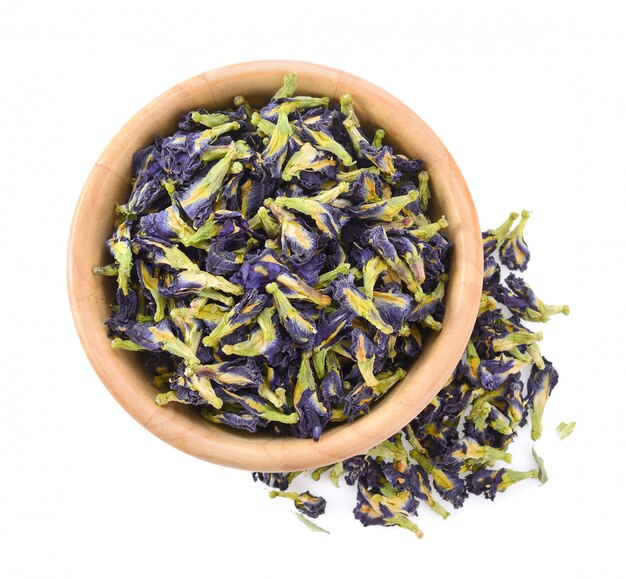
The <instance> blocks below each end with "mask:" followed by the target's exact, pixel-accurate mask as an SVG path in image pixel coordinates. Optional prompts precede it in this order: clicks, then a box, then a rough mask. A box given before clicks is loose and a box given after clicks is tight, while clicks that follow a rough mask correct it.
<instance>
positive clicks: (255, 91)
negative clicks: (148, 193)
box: [67, 61, 483, 472]
mask: <svg viewBox="0 0 626 579" xmlns="http://www.w3.org/2000/svg"><path fill="white" fill-rule="evenodd" d="M288 72H296V73H297V75H298V94H311V95H319V96H323V95H324V96H329V97H331V98H334V99H339V97H340V96H341V95H342V94H344V93H346V92H349V93H352V95H353V96H354V103H355V109H356V111H357V114H358V116H359V119H360V120H361V122H362V123H364V124H365V125H366V126H369V127H373V128H376V127H382V128H384V129H385V131H386V142H389V143H390V144H391V145H392V146H394V147H396V148H397V149H398V150H399V151H400V152H402V153H404V154H406V155H408V156H409V157H412V158H422V159H424V161H425V162H426V168H427V170H428V171H429V173H430V178H431V184H432V189H433V197H434V199H433V204H432V215H433V216H435V217H438V216H440V215H441V214H443V215H445V216H446V219H447V220H448V222H449V224H450V225H449V228H448V229H447V234H448V236H449V239H450V240H451V241H452V243H453V250H452V252H451V261H450V280H449V282H448V286H447V292H446V299H445V305H446V314H445V319H444V322H443V330H442V331H441V333H440V334H439V335H437V336H432V337H431V338H429V339H428V340H427V343H426V345H425V347H424V351H423V352H422V354H421V355H420V356H419V358H418V359H417V361H416V362H415V364H413V366H412V368H411V369H410V370H409V372H408V374H407V376H406V377H405V378H404V380H403V381H402V382H401V383H400V384H398V385H397V386H395V387H394V388H393V389H392V390H391V391H390V392H389V393H388V394H387V395H385V396H384V397H383V399H382V400H381V401H380V402H379V403H378V404H376V405H375V406H374V408H373V409H372V411H371V412H370V413H369V414H367V415H366V416H363V417H361V418H359V419H357V420H356V421H354V422H353V423H351V424H343V425H340V426H336V427H332V428H329V429H328V430H327V431H326V432H324V434H323V435H322V437H321V439H320V440H319V441H318V442H314V441H313V440H301V439H297V438H291V437H277V436H272V435H268V434H249V433H245V432H240V431H236V430H232V429H230V428H228V427H223V426H219V425H214V424H211V423H208V422H206V421H205V420H204V419H203V418H201V417H200V416H199V414H198V413H196V412H195V411H194V409H193V408H190V407H187V406H183V405H178V404H170V405H168V406H167V407H159V406H157V405H156V404H155V402H154V397H155V394H156V390H155V389H154V387H153V386H151V385H150V384H149V376H148V373H147V371H146V369H145V368H144V367H143V365H142V362H141V360H140V357H139V356H137V354H135V353H132V352H125V351H121V350H114V349H112V348H111V345H110V339H109V338H108V337H107V333H106V331H105V327H104V321H105V319H106V318H107V317H108V316H109V315H110V309H109V305H110V304H111V303H112V302H113V301H114V289H115V282H114V281H112V280H110V279H106V278H102V277H98V276H95V275H93V274H92V272H91V268H92V267H94V266H96V265H103V264H105V263H108V262H109V261H110V259H111V258H110V256H109V255H108V254H107V251H106V249H105V240H106V239H107V237H108V236H109V235H110V233H111V231H112V226H113V225H112V224H113V220H114V207H115V203H121V202H123V201H125V200H126V199H127V198H128V195H129V192H130V186H129V181H130V164H131V158H132V155H133V153H134V152H135V151H137V150H138V149H141V148H144V147H146V146H147V145H148V144H150V143H151V142H152V141H153V140H154V138H155V137H156V136H157V135H162V136H165V135H168V134H171V133H173V132H174V131H175V128H176V124H177V121H178V119H179V117H180V116H181V115H182V114H184V113H185V112H187V111H189V110H191V109H194V108H198V107H204V108H206V109H208V110H215V109H219V108H223V107H227V106H230V105H231V104H232V99H233V97H235V96H236V95H240V94H242V95H244V96H245V97H246V98H248V99H249V100H250V101H251V102H252V104H253V105H254V104H261V103H264V102H266V101H267V100H268V99H269V98H270V97H271V95H272V94H273V93H274V92H275V91H276V89H277V88H278V87H279V86H280V85H281V83H282V78H283V75H284V74H286V73H288ZM482 271H483V262H482V244H481V236H480V229H479V226H478V219H477V216H476V211H475V209H474V205H473V202H472V198H471V196H470V193H469V191H468V189H467V186H466V184H465V181H464V179H463V177H462V175H461V172H460V171H459V169H458V167H457V166H456V164H455V162H454V161H453V160H452V157H451V156H450V153H448V151H447V150H446V148H445V147H444V146H443V144H442V143H441V141H440V140H439V139H438V138H437V136H436V135H435V134H434V133H433V132H432V130H431V129H430V128H429V127H428V126H427V125H426V124H425V123H424V122H423V121H422V120H421V119H420V118H419V117H418V116H417V115H416V114H415V113H414V112H413V111H411V110H410V109H409V108H408V107H407V106H406V105H404V104H402V103H401V102H400V101H398V100H397V99H396V98H394V97H393V96H391V95H390V94H389V93H387V92H385V91H384V90H382V89H380V88H378V87H377V86H374V85H372V84H370V83H369V82H366V81H365V80H362V79H360V78H358V77H356V76H353V75H351V74H348V73H346V72H342V71H340V70H335V69H332V68H327V67H323V66H318V65H314V64H308V63H303V62H291V61H260V62H248V63H243V64H236V65H233V66H227V67H225V68H220V69H217V70H213V71H211V72H206V73H203V74H200V75H198V76H195V77H193V78H191V79H189V80H187V81H185V82H183V83H181V84H178V85H176V86H175V87H173V88H171V89H170V90H168V91H167V92H166V93H164V94H162V95H161V96H159V97H157V98H156V99H155V100H154V101H152V102H151V103H150V104H148V105H147V106H146V107H144V108H143V109H142V110H141V111H139V113H137V114H136V115H135V116H134V117H133V118H132V119H131V120H130V121H129V122H128V123H127V124H126V125H125V126H124V127H123V128H122V130H121V131H120V132H119V133H118V134H117V135H116V136H115V137H114V138H113V140H112V141H111V143H110V144H109V145H108V147H107V148H106V149H105V150H104V152H103V153H102V156H101V157H100V159H98V161H97V162H96V164H95V166H94V167H93V170H92V171H91V174H90V175H89V178H88V179H87V182H86V184H85V187H84V189H83V191H82V194H81V196H80V199H79V201H78V205H77V207H76V211H75V214H74V220H73V223H72V227H71V232H70V239H69V251H68V269H67V276H68V289H69V298H70V304H71V308H72V313H73V316H74V322H75V324H76V329H77V330H78V334H79V336H80V340H81V342H82V344H83V347H84V349H85V352H86V353H87V356H88V358H89V360H90V362H91V364H92V366H93V367H94V369H95V371H96V372H97V374H98V376H99V377H100V379H101V380H102V382H103V383H104V385H105V386H106V387H107V388H108V389H109V391H110V392H111V394H112V395H113V396H114V397H115V399H116V400H117V401H118V402H119V403H120V404H121V405H122V406H123V407H124V408H125V409H126V411H127V412H129V413H130V415H131V416H133V418H135V419H136V420H137V421H138V422H139V423H140V424H142V425H143V426H145V427H146V428H147V429H148V430H150V431H151V432H152V433H154V434H156V435H157V436H158V437H159V438H161V439H162V440H164V441H165V442H168V443H169V444H171V445H173V446H175V447H176V448H178V449H180V450H182V451H184V452H187V453H189V454H191V455H193V456H196V457H198V458H202V459H204V460H207V461H210V462H214V463H218V464H222V465H226V466H231V467H237V468H242V469H248V470H259V471H268V472H280V471H292V470H302V469H308V468H314V467H318V466H322V465H326V464H331V463H334V462H337V461H339V460H343V459H346V458H348V457H351V456H354V455H357V454H360V453H363V452H365V451H367V450H369V449H370V448H371V447H373V446H375V445H376V444H378V443H380V442H381V441H383V440H385V439H386V438H388V437H389V436H392V435H393V434H394V433H396V432H398V431H399V430H400V429H401V428H402V427H404V426H405V425H406V424H407V423H408V422H409V421H410V420H412V419H413V418H414V417H415V416H416V415H417V414H418V413H419V412H420V411H421V410H422V409H423V408H425V406H426V405H427V404H428V403H429V402H430V400H431V399H432V398H433V397H434V396H435V395H436V394H437V392H438V391H439V390H440V389H441V387H442V386H443V385H444V383H445V381H446V380H447V378H448V377H449V376H450V374H451V372H452V371H453V369H454V367H455V366H456V364H457V362H458V360H459V359H460V357H461V355H462V353H463V350H464V348H465V346H466V344H467V341H468V338H469V336H470V333H471V330H472V327H473V325H474V321H475V319H476V312H477V310H478V304H479V300H480V293H481V286H482Z"/></svg>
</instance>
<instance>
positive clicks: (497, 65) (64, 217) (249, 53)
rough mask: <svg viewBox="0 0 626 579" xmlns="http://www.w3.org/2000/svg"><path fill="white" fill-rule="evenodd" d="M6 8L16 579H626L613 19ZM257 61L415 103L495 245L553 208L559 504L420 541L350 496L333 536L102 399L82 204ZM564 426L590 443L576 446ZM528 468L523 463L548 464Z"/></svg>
mask: <svg viewBox="0 0 626 579" xmlns="http://www.w3.org/2000/svg"><path fill="white" fill-rule="evenodd" d="M366 4H367V3H366ZM0 6H1V8H0V54H2V57H1V58H0V78H2V84H3V87H4V88H3V89H2V92H1V93H0V104H1V106H0V129H1V132H0V139H1V140H0V159H1V161H0V165H1V166H2V178H1V179H0V183H1V186H2V218H1V223H2V230H3V250H2V256H3V258H2V265H3V278H2V282H1V283H0V292H1V298H2V299H1V302H0V303H1V304H2V321H3V324H2V327H3V332H2V339H1V342H2V348H1V350H0V351H1V352H2V353H1V359H2V366H3V377H2V379H0V387H1V388H2V393H1V396H2V402H1V403H0V471H1V472H2V474H0V577H3V578H7V579H18V578H19V579H22V578H42V577H62V578H74V577H90V578H100V577H103V578H104V577H107V578H109V577H133V576H134V577H148V576H149V577H152V578H155V579H156V578H161V577H192V576H211V575H215V574H216V573H218V571H217V569H219V568H222V569H225V570H224V571H223V572H222V573H220V574H224V573H225V574H226V575H231V574H232V575H233V576H234V575H235V574H236V575H237V576H240V575H243V574H244V573H251V572H256V573H257V576H259V577H270V576H278V575H279V574H280V575H283V574H289V576H303V577H308V576H311V577H317V576H323V575H324V576H328V575H329V574H332V575H333V576H336V577H347V576H348V573H351V574H352V576H362V577H373V576H382V574H383V573H384V576H387V577H393V576H404V575H405V574H406V575H407V576H424V574H425V573H428V574H429V575H431V576H432V575H433V574H437V576H453V575H456V576H461V575H462V576H463V577H465V578H467V579H470V578H473V577H481V578H482V577H485V576H486V575H487V574H489V575H493V576H502V577H507V579H514V578H517V577H529V576H531V575H532V576H534V577H548V576H554V577H569V578H573V577H585V578H586V577H618V576H623V575H621V574H622V573H624V565H623V562H622V561H621V557H622V550H623V547H622V543H623V531H622V530H623V525H624V516H625V514H626V513H625V510H624V501H623V497H622V490H621V488H622V485H623V481H624V478H625V476H626V472H625V467H624V460H623V459H622V458H621V456H622V454H623V452H624V450H623V444H624V436H623V432H624V426H623V424H624V412H626V395H625V384H624V369H623V367H622V366H621V362H622V361H623V359H624V355H623V352H624V346H625V343H624V321H625V320H624V313H623V312H624V306H623V300H624V297H623V296H624V292H623V289H622V288H623V285H622V282H621V280H622V279H623V269H624V265H623V263H624V243H623V235H622V234H621V227H623V215H624V209H626V207H625V203H624V194H625V190H624V189H625V188H624V155H625V153H626V150H625V149H626V148H625V147H624V134H625V133H626V119H625V112H624V110H625V109H624V103H625V102H626V85H625V81H624V70H623V55H624V54H625V51H626V42H625V41H624V36H623V27H622V22H623V17H622V16H621V15H620V13H619V10H618V3H617V2H598V1H597V2H593V3H583V2H571V1H570V2H564V1H563V2H549V3H545V2H536V1H526V2H522V3H515V4H511V3H503V2H497V1H493V2H481V1H474V2H465V1H461V2H428V3H423V2H411V3H408V2H406V3H400V2H385V3H380V2H377V3H372V5H371V7H370V8H363V7H361V4H359V7H358V8H350V7H349V6H348V5H347V4H346V5H345V6H344V5H343V3H339V2H326V1H322V0H318V1H317V2H312V3H301V2H291V3H287V2H280V3H272V2H262V3H256V4H254V5H247V3H245V2H244V3H236V4H235V3H224V4H217V3H212V2H184V1H179V2H174V3H164V2H161V3H160V2H134V3H132V2H117V1H116V2H107V3H100V4H98V5H94V4H92V3H89V2H80V3H79V2H75V3H70V2H64V1H59V2H42V1H34V2H18V1H17V0H16V1H6V0H2V1H1V2H0ZM214 6H216V7H214ZM217 6H219V7H217ZM260 58H292V59H300V60H308V61H313V62H319V63H322V64H328V65H332V66H336V67H338V68H343V69H345V70H347V71H350V72H353V73H355V74H357V75H360V76H362V77H364V78H366V79H368V80H370V81H372V82H374V83H376V84H379V85H380V86H382V87H384V88H386V89H387V90H389V91H390V92H391V93H392V94H395V95H396V96H397V97H399V98H400V99H401V100H403V101H404V102H406V103H407V104H408V105H409V106H411V107H412V108H413V109H414V110H415V111H416V112H417V113H418V114H420V115H421V116H422V118H424V119H425V120H426V122H428V123H429V124H430V125H431V127H432V128H433V129H434V130H435V131H436V132H437V133H438V134H439V136H440V137H441V138H442V140H443V141H444V143H446V145H447V146H448V148H449V149H450V150H451V152H452V154H453V155H454V156H455V158H456V161H457V162H458V164H459V166H460V167H461V169H462V171H463V172H464V175H465V177H466V179H467V182H468V184H469V186H470V189H471V190H472V192H473V194H474V197H475V201H476V205H477V207H478V210H479V214H480V218H481V222H482V224H483V226H486V227H488V226H494V225H496V224H499V223H500V222H501V221H502V219H503V218H504V217H505V216H506V215H507V214H508V212H509V211H510V210H512V209H516V210H519V209H522V208H526V209H529V210H532V211H533V217H532V219H531V222H530V223H529V226H528V228H527V235H526V239H527V241H528V243H529V245H530V247H531V251H532V252H533V258H532V260H531V264H530V270H529V271H528V275H527V279H528V280H529V282H530V283H531V284H532V285H533V287H534V288H535V290H536V291H537V293H538V294H539V295H540V297H542V298H543V299H544V300H545V301H546V302H549V303H550V302H554V303H559V302H567V303H569V304H570V305H571V308H572V315H571V316H570V317H569V318H555V319H554V321H553V322H552V323H550V324H549V325H548V326H546V327H545V328H544V334H545V340H544V344H543V345H542V349H543V351H544V352H545V354H546V355H547V357H548V358H550V359H551V360H553V361H554V363H555V365H556V366H557V368H558V370H559V372H560V374H561V381H560V383H559V385H558V387H557V389H556V390H555V392H554V395H553V398H552V400H551V402H550V403H549V405H548V409H547V411H546V415H545V434H544V437H543V438H542V440H540V441H539V443H538V444H537V448H538V450H539V452H540V454H541V455H543V457H544V459H545V461H546V465H547V468H548V472H549V475H550V481H549V482H548V484H546V485H545V486H544V487H542V488H539V487H538V486H537V485H536V483H535V482H533V481H530V482H524V483H520V484H519V485H518V486H517V487H514V488H513V489H511V491H510V492H507V493H506V494H504V495H502V496H501V497H499V500H496V501H495V502H494V503H493V504H492V503H490V502H487V501H484V500H483V499H479V498H475V497H474V498H473V500H469V501H468V502H467V506H466V508H464V509H462V510H461V511H457V512H454V513H453V516H451V517H450V518H449V519H448V520H447V521H440V520H438V519H437V518H435V516H431V515H430V513H424V514H423V515H422V516H421V517H420V519H421V521H420V524H421V526H422V528H423V529H424V531H425V533H426V536H425V538H424V539H423V540H422V541H418V540H416V539H415V538H414V537H413V536H412V535H411V534H410V533H408V532H406V531H403V530H396V529H382V528H368V529H365V528H362V527H361V526H360V524H359V523H358V522H356V521H355V520H353V519H352V515H351V512H350V511H351V509H352V506H353V491H352V490H351V489H348V490H343V491H333V490H331V489H329V492H328V493H327V497H328V499H329V503H330V505H329V506H330V508H329V510H330V514H329V515H327V516H325V517H322V518H321V519H320V524H321V525H322V526H324V527H326V528H327V529H329V530H330V531H331V532H332V534H331V535H323V534H314V533H311V532H309V531H308V530H307V529H306V528H305V527H304V526H303V525H301V524H300V523H299V522H298V521H296V520H295V518H294V517H293V516H292V515H291V513H290V511H291V509H290V507H289V505H288V504H287V502H286V501H284V500H282V501H281V500H275V501H269V500H268V499H267V498H266V492H265V490H264V489H263V487H262V486H261V485H258V484H253V483H252V481H251V477H250V475H249V474H248V473H245V472H238V471H234V470H228V469H224V468H220V467H216V466H213V465H210V464H205V463H202V462H200V461H198V460H196V459H193V458H190V457H188V456H186V455H184V454H182V453H180V452H178V451H176V450H174V449H172V448H170V447H168V446H167V445H165V444H164V443H162V442H161V441H159V440H158V439H156V438H155V437H153V436H152V435H151V434H150V433H148V432H147V431H145V430H143V429H142V428H141V427H140V426H139V425H138V424H136V423H135V422H134V421H133V420H132V419H131V418H130V417H129V416H127V415H126V413H125V412H124V411H123V410H122V409H121V408H120V407H119V406H118V405H117V404H116V403H115V401H114V400H113V399H112V398H111V396H110V395H109V394H108V393H107V392H106V390H105V389H104V387H102V386H101V384H100V383H99V381H98V379H97V377H96V376H95V374H94V372H93V371H92V369H91V367H90V366H89V364H88V362H87V360H86V357H85V356H84V354H83V352H82V350H81V347H80V345H79V343H78V339H77V337H76V335H75V331H74V328H73V325H72V321H71V317H70V312H69V307H68V303H67V297H66V289H65V250H66V241H67V235H68V229H69V224H70V218H71V214H72V211H73V208H74V205H75V203H76V201H77V198H78V195H79V192H80V189H81V187H82V184H83V182H84V180H85V178H86V177H87V174H88V172H89V170H90V168H91V166H92V164H93V162H94V161H95V159H96V158H97V156H98V155H99V153H100V152H101V150H102V149H103V147H104V146H105V145H106V144H107V142H108V141H109V140H110V138H111V137H112V136H113V134H114V133H115V132H116V131H117V130H118V129H119V128H120V127H121V125H122V124H123V123H124V122H125V121H126V120H127V119H128V118H129V117H130V116H131V115H132V114H134V113H135V112H136V111H137V110H138V109H139V108H140V107H141V106H143V105H144V104H145V103H147V102H148V101H149V100H150V99H152V98H153V97H154V96H155V95H157V94H159V93H161V92H162V91H164V90H165V89H167V88H169V87H170V86H171V85H173V84H175V83H177V82H179V81H181V80H183V79H185V78H187V77H189V76H192V75H194V74H196V73H198V72H201V71H203V70H209V69H212V68H215V67H218V66H222V65H226V64H229V63H234V62H240V61H246V60H253V59H260ZM561 420H565V421H570V420H576V421H577V422H578V426H577V428H576V431H575V432H574V434H573V435H572V436H571V437H570V438H568V439H566V440H565V441H563V442H561V441H559V440H558V439H557V438H556V435H555V433H554V428H555V427H556V425H557V424H558V423H559V422H560V421H561ZM520 446H521V448H520V449H519V456H520V458H519V460H520V463H519V464H521V465H522V466H525V465H530V462H529V460H528V459H527V458H526V456H525V453H526V448H525V446H524V443H521V444H520ZM514 448H515V447H514ZM225 566H227V567H225ZM226 569H227V570H226Z"/></svg>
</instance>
